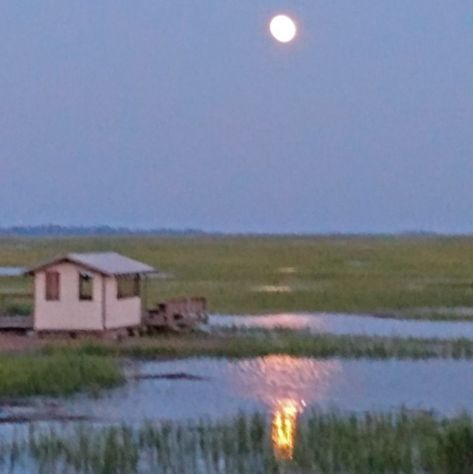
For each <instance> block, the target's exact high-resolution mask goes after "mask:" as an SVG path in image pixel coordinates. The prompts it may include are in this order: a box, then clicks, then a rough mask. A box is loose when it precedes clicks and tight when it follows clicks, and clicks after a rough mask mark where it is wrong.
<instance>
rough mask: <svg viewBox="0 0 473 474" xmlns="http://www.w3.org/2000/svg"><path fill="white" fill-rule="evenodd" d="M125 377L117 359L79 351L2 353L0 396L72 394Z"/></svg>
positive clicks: (108, 386)
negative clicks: (79, 352)
mask: <svg viewBox="0 0 473 474" xmlns="http://www.w3.org/2000/svg"><path fill="white" fill-rule="evenodd" d="M123 381H124V379H123V376H122V373H121V369H120V367H119V364H118V362H117V361H116V360H113V359H111V358H108V357H96V356H92V355H86V354H78V353H65V352H62V353H55V354H23V355H6V354H2V355H0V396H4V397H12V396H30V395H70V394H72V393H74V392H78V391H82V390H91V391H96V390H100V389H102V388H110V387H114V386H116V385H118V384H120V383H122V382H123Z"/></svg>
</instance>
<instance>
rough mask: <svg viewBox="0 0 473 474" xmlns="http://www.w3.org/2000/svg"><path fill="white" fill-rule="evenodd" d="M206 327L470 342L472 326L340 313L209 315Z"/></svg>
mask: <svg viewBox="0 0 473 474" xmlns="http://www.w3.org/2000/svg"><path fill="white" fill-rule="evenodd" d="M209 324H210V327H211V328H212V327H213V328H232V327H234V328H261V329H275V328H283V329H293V330H307V331H309V332H311V333H312V334H324V333H330V334H338V335H366V336H386V337H389V336H397V337H418V338H437V339H455V338H462V337H463V338H468V339H473V322H468V321H451V322H450V321H421V320H408V319H395V318H384V317H383V318H381V317H376V316H370V315H355V314H343V313H288V314H268V315H261V316H236V315H212V316H210V318H209Z"/></svg>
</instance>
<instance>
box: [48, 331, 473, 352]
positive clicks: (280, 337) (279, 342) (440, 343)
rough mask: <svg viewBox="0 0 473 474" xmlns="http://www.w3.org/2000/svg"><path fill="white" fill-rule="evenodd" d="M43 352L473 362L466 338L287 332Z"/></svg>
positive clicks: (229, 334) (183, 336) (95, 344)
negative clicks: (442, 338)
mask: <svg viewBox="0 0 473 474" xmlns="http://www.w3.org/2000/svg"><path fill="white" fill-rule="evenodd" d="M44 351H45V352H46V353H55V352H65V353H69V352H72V353H79V354H83V355H90V356H113V357H133V358H138V359H159V358H185V357H226V358H246V357H261V356H266V355H271V354H287V355H292V356H299V357H318V358H330V357H343V358H351V359H353V358H370V359H387V358H397V359H431V358H452V359H471V358H473V341H472V340H469V339H452V340H440V339H420V338H398V337H369V336H338V335H330V334H320V335H311V334H307V333H304V332H294V331H290V330H268V331H266V330H259V329H258V330H237V331H232V330H224V331H221V332H220V333H218V334H201V333H191V334H179V335H172V334H168V335H157V336H154V337H143V338H140V339H138V340H136V339H129V340H126V341H122V342H120V343H113V342H100V341H97V342H86V343H82V344H77V345H74V346H70V345H68V346H61V345H50V346H48V347H46V348H44Z"/></svg>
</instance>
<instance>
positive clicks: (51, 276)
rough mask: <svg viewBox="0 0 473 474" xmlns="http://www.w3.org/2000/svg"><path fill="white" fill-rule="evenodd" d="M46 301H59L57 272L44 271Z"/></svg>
mask: <svg viewBox="0 0 473 474" xmlns="http://www.w3.org/2000/svg"><path fill="white" fill-rule="evenodd" d="M46 301H59V272H46Z"/></svg>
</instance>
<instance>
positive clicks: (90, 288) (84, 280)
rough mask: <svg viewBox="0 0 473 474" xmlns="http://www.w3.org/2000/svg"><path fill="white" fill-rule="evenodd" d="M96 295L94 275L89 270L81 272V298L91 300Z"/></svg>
mask: <svg viewBox="0 0 473 474" xmlns="http://www.w3.org/2000/svg"><path fill="white" fill-rule="evenodd" d="M93 296H94V277H93V275H92V274H90V273H87V272H80V273H79V299H80V300H81V301H90V300H92V299H93Z"/></svg>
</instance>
